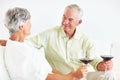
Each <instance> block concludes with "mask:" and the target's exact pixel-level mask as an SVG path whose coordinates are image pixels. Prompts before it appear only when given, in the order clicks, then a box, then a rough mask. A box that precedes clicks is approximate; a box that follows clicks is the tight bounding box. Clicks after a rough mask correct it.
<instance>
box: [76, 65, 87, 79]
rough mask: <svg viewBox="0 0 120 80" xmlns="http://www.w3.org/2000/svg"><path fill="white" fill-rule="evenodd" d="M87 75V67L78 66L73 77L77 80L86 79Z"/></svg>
mask: <svg viewBox="0 0 120 80" xmlns="http://www.w3.org/2000/svg"><path fill="white" fill-rule="evenodd" d="M87 73H88V65H84V66H80V67H79V68H78V70H77V71H76V73H75V76H76V77H77V78H79V79H81V78H83V77H86V76H87Z"/></svg>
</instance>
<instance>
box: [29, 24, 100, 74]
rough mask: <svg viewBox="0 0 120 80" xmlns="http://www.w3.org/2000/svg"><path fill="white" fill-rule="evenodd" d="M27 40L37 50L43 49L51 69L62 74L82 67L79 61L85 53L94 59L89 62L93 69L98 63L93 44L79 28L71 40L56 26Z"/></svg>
mask: <svg viewBox="0 0 120 80" xmlns="http://www.w3.org/2000/svg"><path fill="white" fill-rule="evenodd" d="M28 40H30V41H31V42H33V44H34V46H35V47H37V48H38V49H40V48H41V47H43V48H44V51H45V55H46V58H47V60H48V62H49V63H50V65H51V66H52V68H54V69H56V70H58V71H60V72H61V73H64V74H67V73H69V72H71V71H72V70H77V69H78V67H79V66H80V65H82V63H81V62H80V60H79V59H80V58H81V57H82V55H83V53H86V54H87V57H90V56H91V57H92V58H94V61H93V62H91V64H92V65H93V67H94V68H96V66H97V64H98V63H99V62H100V60H99V59H97V56H96V54H95V51H94V46H93V44H92V43H91V41H90V40H89V39H88V37H87V36H86V35H85V34H84V33H82V32H81V31H80V30H79V28H77V29H76V32H75V34H74V36H73V37H72V38H71V39H68V38H67V37H66V35H65V33H64V31H63V29H62V27H60V26H57V27H54V28H52V29H48V30H46V31H44V32H42V33H39V34H37V35H36V36H33V37H31V38H29V39H28Z"/></svg>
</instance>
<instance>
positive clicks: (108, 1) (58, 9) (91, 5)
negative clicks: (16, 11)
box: [0, 0, 120, 52]
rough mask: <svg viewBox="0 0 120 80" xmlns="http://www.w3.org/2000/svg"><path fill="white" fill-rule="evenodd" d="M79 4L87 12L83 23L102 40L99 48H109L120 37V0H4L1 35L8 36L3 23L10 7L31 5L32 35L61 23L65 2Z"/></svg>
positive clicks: (0, 9)
mask: <svg viewBox="0 0 120 80" xmlns="http://www.w3.org/2000/svg"><path fill="white" fill-rule="evenodd" d="M72 3H75V4H78V5H79V6H80V7H81V8H82V9H83V12H84V15H83V17H82V19H83V22H82V24H81V25H80V26H79V27H80V28H81V30H82V31H84V32H85V33H87V34H88V35H89V36H90V37H91V38H92V39H93V40H95V41H96V43H98V47H99V50H101V52H102V51H109V47H110V44H111V43H114V42H118V41H119V40H120V36H119V34H120V31H119V30H120V29H119V27H120V0H0V39H7V38H8V35H9V34H8V32H7V31H6V28H5V27H4V24H3V19H4V14H5V12H6V10H8V9H9V8H12V7H24V8H27V9H28V10H29V11H30V13H31V16H32V19H31V21H32V29H31V35H34V34H36V33H38V32H41V31H43V30H45V29H47V28H51V27H54V26H56V25H60V23H61V18H62V13H63V11H64V8H65V6H67V5H69V4H72Z"/></svg>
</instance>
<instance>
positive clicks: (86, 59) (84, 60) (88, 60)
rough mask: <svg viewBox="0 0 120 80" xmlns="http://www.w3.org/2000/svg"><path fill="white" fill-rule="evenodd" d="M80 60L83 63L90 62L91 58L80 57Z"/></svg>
mask: <svg viewBox="0 0 120 80" xmlns="http://www.w3.org/2000/svg"><path fill="white" fill-rule="evenodd" d="M80 61H81V62H83V63H84V64H88V63H90V62H92V61H93V59H88V58H82V59H80Z"/></svg>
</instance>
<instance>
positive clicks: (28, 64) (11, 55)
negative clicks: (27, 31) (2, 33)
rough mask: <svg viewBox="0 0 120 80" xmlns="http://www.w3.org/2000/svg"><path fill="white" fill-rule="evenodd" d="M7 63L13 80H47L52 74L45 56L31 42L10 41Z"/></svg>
mask: <svg viewBox="0 0 120 80" xmlns="http://www.w3.org/2000/svg"><path fill="white" fill-rule="evenodd" d="M5 62H6V66H7V69H8V72H9V74H10V76H11V78H12V80H45V79H46V77H47V75H48V73H51V72H52V68H51V67H50V65H49V64H48V62H47V60H46V59H45V57H44V54H42V53H39V51H38V50H37V49H35V48H34V47H33V46H32V45H31V44H30V43H29V42H28V43H26V42H17V41H11V40H8V41H7V44H6V47H5Z"/></svg>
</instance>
